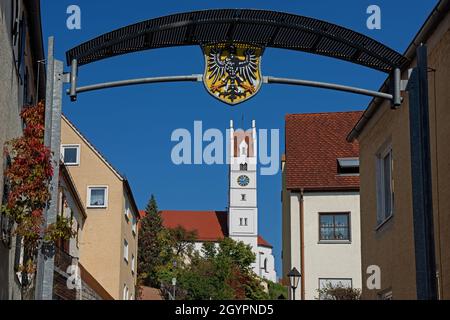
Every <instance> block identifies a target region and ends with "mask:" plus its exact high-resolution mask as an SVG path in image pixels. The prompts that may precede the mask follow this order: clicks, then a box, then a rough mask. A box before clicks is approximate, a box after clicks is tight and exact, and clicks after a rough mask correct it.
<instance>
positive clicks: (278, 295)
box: [268, 281, 289, 300]
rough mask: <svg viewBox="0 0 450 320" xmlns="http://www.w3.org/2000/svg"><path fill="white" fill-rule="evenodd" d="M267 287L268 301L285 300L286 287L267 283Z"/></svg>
mask: <svg viewBox="0 0 450 320" xmlns="http://www.w3.org/2000/svg"><path fill="white" fill-rule="evenodd" d="M268 286H269V298H270V300H278V299H287V298H288V290H289V289H288V287H286V286H283V285H282V284H281V283H275V282H271V281H269V282H268Z"/></svg>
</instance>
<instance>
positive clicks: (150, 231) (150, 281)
mask: <svg viewBox="0 0 450 320" xmlns="http://www.w3.org/2000/svg"><path fill="white" fill-rule="evenodd" d="M163 231H164V227H163V221H162V217H161V213H160V212H159V210H158V205H157V203H156V199H155V196H154V195H152V196H151V198H150V201H149V202H148V205H147V207H146V209H145V217H143V218H142V219H141V221H140V226H139V237H138V238H139V243H138V279H139V284H140V285H145V286H151V287H158V285H159V283H158V282H157V278H156V272H157V267H158V266H159V265H161V263H162V262H161V253H162V250H163V248H164V242H165V240H164V237H163V236H162V232H163Z"/></svg>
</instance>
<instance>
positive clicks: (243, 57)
mask: <svg viewBox="0 0 450 320" xmlns="http://www.w3.org/2000/svg"><path fill="white" fill-rule="evenodd" d="M203 53H204V55H205V74H204V77H203V83H204V84H205V87H206V90H207V91H208V92H209V93H210V94H211V95H212V96H214V97H215V98H217V99H219V100H220V101H222V102H225V103H227V104H230V105H236V104H238V103H241V102H244V101H246V100H248V99H250V98H251V97H253V96H255V95H256V94H257V93H258V91H259V89H260V88H261V85H262V75H261V58H262V54H263V49H262V48H260V47H257V46H253V45H248V44H215V45H206V46H204V47H203Z"/></svg>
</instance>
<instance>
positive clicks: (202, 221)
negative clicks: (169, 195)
mask: <svg viewBox="0 0 450 320" xmlns="http://www.w3.org/2000/svg"><path fill="white" fill-rule="evenodd" d="M139 214H140V215H141V218H143V217H145V211H143V210H141V211H140V212H139ZM161 216H162V218H163V225H164V227H165V228H167V229H174V228H177V227H183V228H184V229H186V230H187V231H196V232H197V240H198V241H218V240H222V239H223V238H225V237H228V212H226V211H173V210H172V211H171V210H166V211H161ZM258 245H259V246H262V247H268V248H272V245H271V244H270V243H268V242H267V241H266V240H264V238H263V237H261V236H258Z"/></svg>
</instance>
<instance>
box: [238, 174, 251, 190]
mask: <svg viewBox="0 0 450 320" xmlns="http://www.w3.org/2000/svg"><path fill="white" fill-rule="evenodd" d="M237 182H238V184H239V185H240V186H241V187H246V186H248V185H249V184H250V178H249V177H248V176H239V178H238V179H237Z"/></svg>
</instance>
